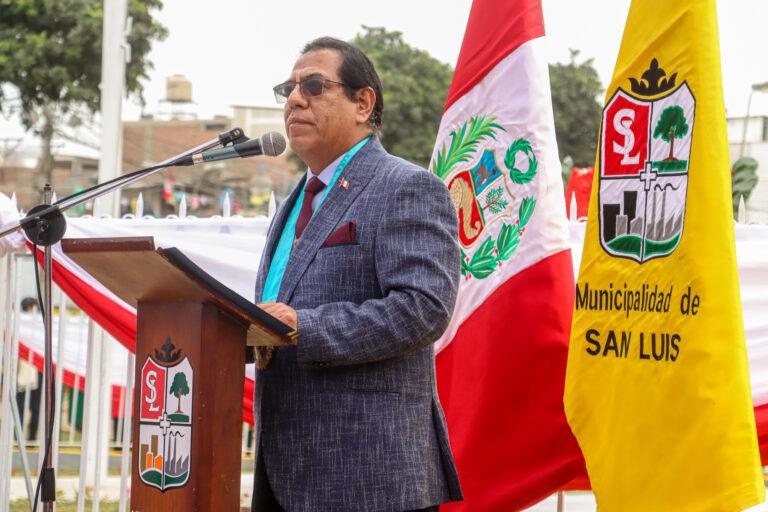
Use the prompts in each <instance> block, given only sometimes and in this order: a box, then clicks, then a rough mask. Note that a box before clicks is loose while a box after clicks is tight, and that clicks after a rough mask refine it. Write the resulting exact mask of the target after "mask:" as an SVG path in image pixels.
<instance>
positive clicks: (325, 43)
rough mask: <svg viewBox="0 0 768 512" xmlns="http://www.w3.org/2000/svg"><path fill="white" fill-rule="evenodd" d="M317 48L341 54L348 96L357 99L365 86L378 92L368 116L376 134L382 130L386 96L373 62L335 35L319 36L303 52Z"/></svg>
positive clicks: (341, 75)
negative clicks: (359, 91) (383, 93)
mask: <svg viewBox="0 0 768 512" xmlns="http://www.w3.org/2000/svg"><path fill="white" fill-rule="evenodd" d="M316 50H336V51H337V52H339V53H340V54H341V67H340V69H339V76H340V77H341V81H342V82H344V83H345V84H347V85H348V87H345V90H346V91H347V97H348V98H349V99H350V100H352V101H355V100H356V99H357V91H358V90H359V89H362V88H364V87H370V88H371V89H373V92H375V93H376V103H375V104H374V105H373V111H372V112H371V116H370V117H369V118H368V123H369V124H370V125H371V129H372V130H373V132H374V133H375V134H378V133H379V132H381V120H382V116H383V114H384V97H383V96H382V87H381V80H380V79H379V75H378V73H376V68H375V67H374V66H373V62H371V59H369V58H368V57H367V56H366V55H365V54H364V53H363V51H362V50H361V49H360V48H358V47H357V46H355V45H353V44H350V43H348V42H346V41H342V40H341V39H336V38H335V37H319V38H317V39H315V40H314V41H310V42H308V43H307V44H306V46H304V49H303V50H302V51H301V54H302V55H304V54H306V53H309V52H314V51H316Z"/></svg>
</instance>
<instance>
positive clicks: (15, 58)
mask: <svg viewBox="0 0 768 512" xmlns="http://www.w3.org/2000/svg"><path fill="white" fill-rule="evenodd" d="M161 7H162V0H129V1H128V16H129V17H130V18H131V20H132V26H131V31H130V33H129V34H128V35H127V40H128V44H129V45H130V47H131V52H130V56H131V60H130V62H129V63H128V64H127V67H126V86H127V91H128V93H134V94H139V96H140V97H141V80H142V79H145V78H147V76H148V75H147V73H148V71H149V70H150V69H152V64H151V63H150V61H149V60H148V55H149V51H150V49H151V47H152V43H153V42H154V41H160V40H162V39H163V38H165V36H166V34H167V31H166V29H165V27H164V26H162V25H161V24H160V23H158V22H157V21H156V20H155V19H154V18H153V17H152V13H151V11H152V10H155V9H160V8H161ZM102 15H103V1H102V0H0V112H8V111H9V110H11V109H14V108H17V109H18V112H19V114H20V115H21V121H22V123H23V124H24V127H25V128H26V129H27V130H31V131H33V132H34V133H36V134H37V135H39V136H40V137H41V138H42V153H41V156H40V161H39V163H38V172H37V176H38V180H39V183H38V184H40V183H42V182H48V183H50V182H51V173H52V171H53V156H52V154H51V140H52V139H53V136H54V134H55V133H56V131H57V128H58V126H59V125H60V123H63V122H70V123H76V122H77V116H78V115H82V112H85V113H86V115H91V114H93V113H94V112H96V111H97V110H98V109H99V101H100V91H99V84H100V82H101V36H102ZM5 85H12V86H13V89H15V91H13V92H11V94H10V95H11V96H13V97H11V98H9V97H7V95H8V92H9V88H6V87H3V86H5Z"/></svg>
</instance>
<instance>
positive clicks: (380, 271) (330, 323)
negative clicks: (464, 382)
mask: <svg viewBox="0 0 768 512" xmlns="http://www.w3.org/2000/svg"><path fill="white" fill-rule="evenodd" d="M342 178H343V179H344V180H346V185H347V187H346V188H345V187H344V186H341V184H340V182H337V183H332V184H330V185H329V187H331V189H330V191H329V192H328V195H327V196H326V198H325V201H324V202H323V203H322V205H321V206H320V208H319V209H318V210H317V211H316V212H315V214H314V216H313V217H312V220H311V221H310V223H309V224H308V225H307V228H306V230H305V231H304V233H303V235H302V237H301V239H300V240H299V242H298V244H297V245H296V246H295V247H294V249H293V252H292V254H291V257H290V260H289V262H288V265H287V268H286V271H285V275H284V278H283V282H282V286H281V288H280V293H279V296H278V301H279V302H284V303H286V304H289V305H290V306H292V307H293V308H294V309H296V310H297V311H298V330H299V333H300V334H299V338H298V345H297V346H296V347H282V348H277V349H275V351H274V354H273V356H272V360H271V362H270V364H269V366H268V367H267V368H266V369H265V370H259V371H258V372H257V375H256V382H257V387H256V393H255V394H256V396H255V400H254V403H255V417H256V424H257V425H258V426H259V427H260V429H259V430H260V434H257V443H256V446H257V447H259V448H258V449H259V450H260V452H259V454H258V456H261V457H263V461H264V464H265V466H266V471H267V475H268V477H269V482H270V485H271V486H272V489H273V491H274V494H275V496H276V497H277V499H278V500H279V501H280V504H281V505H282V506H283V507H284V508H285V509H286V510H288V511H323V512H326V511H346V510H349V511H355V512H359V511H363V510H365V511H379V510H380V511H403V510H412V509H419V508H424V507H428V506H431V505H436V504H439V503H443V502H446V501H451V500H460V499H462V494H461V488H460V486H459V480H458V475H457V473H456V467H455V465H454V461H453V456H452V455H451V451H450V447H449V444H448V433H447V431H446V425H445V418H444V416H443V411H442V408H441V407H440V403H439V402H438V398H437V390H436V388H435V364H434V350H433V345H432V344H433V342H434V341H435V340H437V339H438V338H439V337H440V336H441V335H442V333H443V331H444V330H445V328H446V327H447V325H448V321H449V319H450V316H451V314H452V312H453V306H454V303H455V300H456V292H457V289H458V283H459V270H460V256H459V246H458V243H457V220H456V213H455V211H454V208H453V204H452V202H451V199H450V196H449V194H448V190H447V189H446V187H445V185H444V184H443V183H442V182H441V181H440V180H439V179H438V178H437V177H435V176H434V175H433V174H431V173H429V172H426V171H424V170H423V169H420V168H419V167H417V166H415V165H413V164H411V163H409V162H407V161H405V160H402V159H400V158H397V157H394V156H392V155H390V154H388V153H387V152H386V151H385V150H384V148H383V147H382V146H381V144H380V143H379V141H378V140H377V139H375V138H373V139H371V140H370V141H369V142H368V143H367V144H366V145H365V146H363V148H362V149H361V150H360V151H359V152H358V153H357V155H356V156H355V157H354V158H353V159H352V160H351V161H350V163H349V165H348V166H347V168H346V169H345V170H344V171H343V173H342ZM339 181H341V180H339ZM303 186H304V180H302V181H301V183H299V185H298V186H297V188H296V189H295V190H294V191H293V193H292V194H291V195H290V196H289V197H288V199H287V200H286V201H285V202H284V203H283V204H282V205H281V207H280V209H279V210H278V212H277V214H276V215H275V218H274V219H273V221H272V225H271V226H270V228H269V231H268V233H267V241H266V245H265V247H264V252H263V255H262V258H261V263H260V265H259V274H258V279H257V283H256V299H257V301H260V300H261V295H262V291H263V288H264V281H265V279H266V275H267V270H268V269H269V265H270V260H271V257H272V254H273V252H274V250H275V247H276V246H277V242H278V240H279V238H280V234H281V232H282V229H283V225H284V224H285V220H286V219H287V217H288V215H289V213H290V210H291V208H292V207H293V204H294V202H295V201H296V197H297V196H298V192H299V190H300V189H301V187H303ZM350 222H353V223H354V224H355V225H356V239H355V241H354V242H351V243H346V244H341V245H334V246H330V247H322V246H323V243H324V241H326V239H327V238H328V236H329V235H330V234H332V233H333V232H334V231H335V230H336V229H337V228H338V227H339V226H344V225H345V224H348V223H350ZM259 437H260V441H259Z"/></svg>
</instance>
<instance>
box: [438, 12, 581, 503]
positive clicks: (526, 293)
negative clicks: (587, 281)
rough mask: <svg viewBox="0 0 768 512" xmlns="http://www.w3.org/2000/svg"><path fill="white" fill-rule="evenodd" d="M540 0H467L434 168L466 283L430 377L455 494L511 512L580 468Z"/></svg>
mask: <svg viewBox="0 0 768 512" xmlns="http://www.w3.org/2000/svg"><path fill="white" fill-rule="evenodd" d="M543 36H544V21H543V16H542V11H541V3H540V0H505V1H503V2H502V1H499V0H475V1H474V3H473V5H472V10H471V12H470V15H469V21H468V23H467V30H466V33H465V34H464V41H463V43H462V47H461V52H460V54H459V60H458V63H457V64H456V71H455V72H454V76H453V82H452V84H451V88H450V91H449V93H448V100H447V102H446V108H445V113H444V115H443V119H442V122H441V123H440V130H439V133H438V137H437V144H436V146H435V151H434V153H433V156H432V162H431V164H430V170H431V171H432V172H434V173H435V174H436V175H437V176H439V177H440V178H442V179H443V180H444V181H445V184H446V186H447V187H448V189H449V191H450V194H451V198H452V199H453V202H454V205H455V207H456V210H457V214H458V217H459V239H460V243H461V249H462V268H461V273H462V281H461V286H460V290H459V298H458V302H457V305H456V309H455V311H454V315H453V319H452V321H451V324H450V326H449V327H448V330H447V332H446V333H445V334H444V336H443V337H442V338H441V339H440V340H439V341H438V343H437V345H436V348H437V350H438V351H439V353H438V355H437V363H436V364H437V384H438V391H439V395H440V400H441V402H442V404H443V408H444V410H445V413H446V416H447V421H448V431H449V435H450V439H451V446H452V450H453V453H454V456H455V457H456V462H457V465H458V470H459V477H460V480H461V485H462V488H463V490H464V495H465V502H463V503H458V504H451V505H449V506H446V507H443V509H444V510H451V511H454V510H468V511H470V510H471V511H473V512H474V511H489V510H498V511H505V512H506V511H509V510H514V509H519V508H523V507H524V506H526V505H530V504H532V503H535V502H537V501H539V500H540V499H542V498H544V497H546V496H547V495H548V494H551V493H552V492H553V491H554V490H556V489H557V488H558V487H560V486H562V485H564V484H566V483H567V482H569V481H570V480H571V479H573V478H574V477H575V476H578V475H579V474H582V473H583V471H584V469H583V459H582V457H581V452H580V451H579V448H578V445H577V443H576V441H575V439H574V438H573V436H572V434H571V431H570V429H569V427H568V424H567V423H566V419H565V413H564V411H563V387H564V380H565V364H566V359H567V355H568V354H567V352H568V339H569V332H570V325H571V313H572V307H573V290H574V279H573V268H572V262H571V254H570V250H569V242H568V239H569V234H568V230H567V225H566V215H565V205H564V201H563V185H562V181H561V177H560V163H559V159H558V154H557V144H556V142H555V129H554V120H553V116H552V102H551V98H550V86H549V73H548V69H547V64H546V62H545V60H544V58H543V56H542V48H541V47H542V37H543Z"/></svg>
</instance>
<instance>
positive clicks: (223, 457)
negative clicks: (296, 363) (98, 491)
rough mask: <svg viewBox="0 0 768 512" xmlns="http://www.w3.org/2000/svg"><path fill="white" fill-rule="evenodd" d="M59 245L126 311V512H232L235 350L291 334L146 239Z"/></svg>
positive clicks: (236, 466) (237, 395)
mask: <svg viewBox="0 0 768 512" xmlns="http://www.w3.org/2000/svg"><path fill="white" fill-rule="evenodd" d="M61 245H62V250H63V251H64V253H65V254H66V255H67V256H69V258H71V259H72V260H73V261H74V262H75V263H77V264H78V265H80V266H81V267H82V268H83V269H84V270H85V271H86V272H88V273H89V274H90V275H91V276H93V277H94V278H95V279H96V280H97V281H99V282H100V283H101V284H102V285H104V286H105V287H106V288H107V289H109V290H110V291H111V292H112V293H114V294H115V295H116V296H117V297H119V298H120V299H122V300H123V301H125V302H126V303H128V304H130V305H131V306H133V307H135V308H136V315H137V328H136V371H135V382H136V386H135V388H134V395H133V398H134V399H133V446H132V455H133V457H132V458H133V466H132V470H131V510H134V511H150V510H200V511H227V510H233V511H234V510H239V504H240V468H241V466H240V464H241V460H240V457H241V438H242V431H243V429H242V403H243V384H244V380H245V352H246V350H245V347H246V345H251V346H277V345H294V344H295V343H296V340H297V336H298V333H297V332H296V331H295V330H294V329H292V328H291V327H290V326H288V325H286V324H284V323H283V322H281V321H279V320H278V319H276V318H274V317H273V316H271V315H269V314H268V313H266V312H265V311H263V310H262V309H260V308H259V307H257V306H256V305H255V304H253V303H252V302H250V301H248V300H246V299H244V298H243V297H241V296H240V295H238V294H237V293H235V292H234V291H232V290H230V289H229V288H227V287H226V286H224V285H223V284H222V283H220V282H219V281H217V280H216V279H214V278H213V277H211V276H210V275H209V274H207V273H206V272H205V271H203V270H202V269H201V268H200V267H198V266H197V265H195V264H194V263H193V262H192V261H191V260H190V259H189V258H187V257H186V256H184V254H183V253H181V252H180V251H179V250H177V249H175V248H165V249H159V248H155V244H154V240H153V239H152V237H131V238H76V239H64V240H62V242H61Z"/></svg>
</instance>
